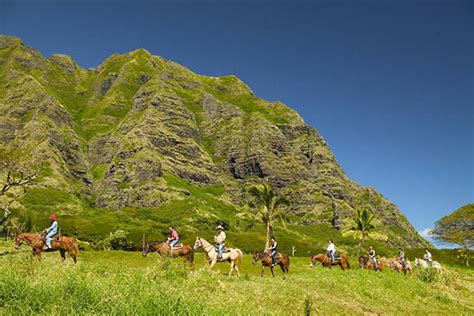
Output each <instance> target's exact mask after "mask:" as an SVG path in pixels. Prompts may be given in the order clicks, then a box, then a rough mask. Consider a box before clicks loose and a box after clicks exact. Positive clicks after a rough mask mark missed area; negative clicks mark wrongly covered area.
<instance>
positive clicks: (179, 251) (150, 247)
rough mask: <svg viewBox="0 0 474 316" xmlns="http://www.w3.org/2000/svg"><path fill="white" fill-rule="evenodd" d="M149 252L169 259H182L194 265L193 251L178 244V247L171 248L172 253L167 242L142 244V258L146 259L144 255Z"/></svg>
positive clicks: (187, 246)
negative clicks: (169, 257)
mask: <svg viewBox="0 0 474 316" xmlns="http://www.w3.org/2000/svg"><path fill="white" fill-rule="evenodd" d="M150 252H156V253H158V254H160V255H167V256H171V257H182V258H184V259H186V260H187V261H188V262H189V263H190V264H191V265H192V264H194V249H193V247H192V246H189V245H184V244H180V245H179V246H178V247H176V246H175V247H173V251H171V249H170V246H169V244H168V243H167V242H160V241H151V242H143V252H142V255H143V257H146V255H147V254H148V253H150Z"/></svg>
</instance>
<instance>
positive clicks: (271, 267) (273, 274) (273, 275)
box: [270, 266, 275, 277]
mask: <svg viewBox="0 0 474 316" xmlns="http://www.w3.org/2000/svg"><path fill="white" fill-rule="evenodd" d="M270 271H271V272H272V277H275V273H274V272H273V266H270Z"/></svg>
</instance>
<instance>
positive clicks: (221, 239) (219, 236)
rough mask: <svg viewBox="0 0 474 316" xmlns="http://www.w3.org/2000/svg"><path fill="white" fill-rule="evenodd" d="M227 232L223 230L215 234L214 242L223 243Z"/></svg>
mask: <svg viewBox="0 0 474 316" xmlns="http://www.w3.org/2000/svg"><path fill="white" fill-rule="evenodd" d="M225 238H226V236H225V233H224V232H223V231H222V230H221V231H220V232H219V233H218V234H216V235H215V236H214V242H216V243H218V244H222V243H223V242H224V241H225Z"/></svg>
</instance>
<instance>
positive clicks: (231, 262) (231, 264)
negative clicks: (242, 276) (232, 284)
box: [229, 260, 235, 276]
mask: <svg viewBox="0 0 474 316" xmlns="http://www.w3.org/2000/svg"><path fill="white" fill-rule="evenodd" d="M234 267H235V261H232V260H231V261H230V271H229V276H232V271H234Z"/></svg>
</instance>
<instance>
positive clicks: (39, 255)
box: [33, 249, 42, 261]
mask: <svg viewBox="0 0 474 316" xmlns="http://www.w3.org/2000/svg"><path fill="white" fill-rule="evenodd" d="M33 255H34V256H36V257H38V261H41V259H42V258H41V249H35V250H33Z"/></svg>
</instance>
